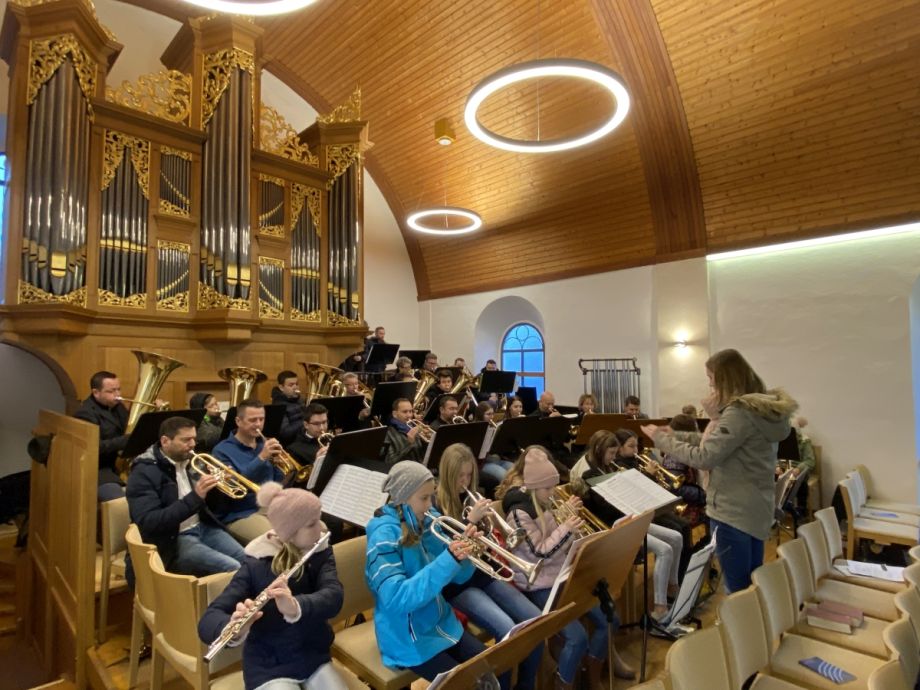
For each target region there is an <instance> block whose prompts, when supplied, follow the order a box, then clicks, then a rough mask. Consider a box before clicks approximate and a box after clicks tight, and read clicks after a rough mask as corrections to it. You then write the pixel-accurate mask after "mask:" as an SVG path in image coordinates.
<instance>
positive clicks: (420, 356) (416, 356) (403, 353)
mask: <svg viewBox="0 0 920 690" xmlns="http://www.w3.org/2000/svg"><path fill="white" fill-rule="evenodd" d="M429 352H430V350H400V351H399V356H400V357H408V358H409V359H411V360H412V368H413V369H421V368H422V367H424V366H425V357H426V356H427V355H428V353H429Z"/></svg>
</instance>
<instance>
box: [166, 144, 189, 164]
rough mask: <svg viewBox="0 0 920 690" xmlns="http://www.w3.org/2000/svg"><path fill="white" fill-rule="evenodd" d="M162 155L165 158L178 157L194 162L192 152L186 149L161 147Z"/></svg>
mask: <svg viewBox="0 0 920 690" xmlns="http://www.w3.org/2000/svg"><path fill="white" fill-rule="evenodd" d="M160 153H161V154H162V155H164V156H178V157H179V158H181V159H182V160H185V161H190V160H192V152H191V151H185V150H184V149H174V148H173V147H172V146H161V147H160Z"/></svg>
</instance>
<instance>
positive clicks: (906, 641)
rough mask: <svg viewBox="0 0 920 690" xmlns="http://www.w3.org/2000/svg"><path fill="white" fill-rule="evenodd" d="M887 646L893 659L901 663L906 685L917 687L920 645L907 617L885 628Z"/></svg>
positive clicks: (919, 671) (919, 672)
mask: <svg viewBox="0 0 920 690" xmlns="http://www.w3.org/2000/svg"><path fill="white" fill-rule="evenodd" d="M885 644H886V645H888V649H889V650H891V655H892V658H894V659H897V660H898V661H899V662H900V666H901V673H902V674H903V677H904V683H905V685H907V687H909V688H913V687H915V686H916V683H917V676H918V675H920V652H918V650H920V645H918V642H917V636H916V635H915V634H914V627H913V625H911V623H910V619H909V618H908V617H907V616H904V617H903V618H901V619H900V620H897V621H895V622H894V623H892V624H891V625H889V626H888V627H887V628H885Z"/></svg>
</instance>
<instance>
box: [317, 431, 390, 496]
mask: <svg viewBox="0 0 920 690" xmlns="http://www.w3.org/2000/svg"><path fill="white" fill-rule="evenodd" d="M386 437H387V429H386V427H383V426H379V427H374V428H373V429H361V430H360V431H351V432H348V433H345V434H339V435H338V436H336V437H335V438H333V439H332V441H331V442H330V443H329V450H327V451H326V456H325V457H324V458H323V459H322V461H321V463H320V464H319V467H317V466H316V465H314V466H313V472H312V474H311V475H310V483H309V485H308V488H309V489H310V491H312V492H313V493H314V494H316V495H317V496H319V495H320V494H321V493H323V489H325V488H326V484H328V483H329V480H330V479H332V475H333V474H334V473H335V468H336V467H338V466H339V465H357V466H359V467H364V468H365V469H369V470H374V471H375V472H383V473H384V474H386V473H387V472H389V469H390V468H389V467H387V464H386V463H385V462H384V461H383V460H381V459H380V455H381V451H382V450H383V442H384V440H385V439H386ZM314 477H316V479H315V481H314V479H313V478H314Z"/></svg>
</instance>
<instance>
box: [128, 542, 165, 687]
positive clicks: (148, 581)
mask: <svg viewBox="0 0 920 690" xmlns="http://www.w3.org/2000/svg"><path fill="white" fill-rule="evenodd" d="M125 543H126V544H127V545H128V552H129V553H130V554H131V564H132V566H133V567H134V607H133V613H132V616H131V649H130V651H129V652H128V656H129V661H130V665H129V671H128V687H129V688H133V687H135V686H136V685H137V667H138V663H139V659H138V656H139V655H140V651H141V645H143V643H144V628H146V629H147V630H149V631H150V637H151V639H153V631H154V622H155V620H156V613H155V611H156V599H155V598H154V597H155V595H154V593H153V573H152V572H151V570H150V558H151V554H153V557H154V558H157V559H159V555H158V554H157V547H155V546H154V545H153V544H145V543H144V542H143V541H141V533H140V530H138V528H137V525H134V524H132V525H130V526H129V527H128V529H127V530H126V532H125ZM159 566H160V567H161V568H162V566H163V564H162V563H160V564H159ZM154 653H156V652H154Z"/></svg>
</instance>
